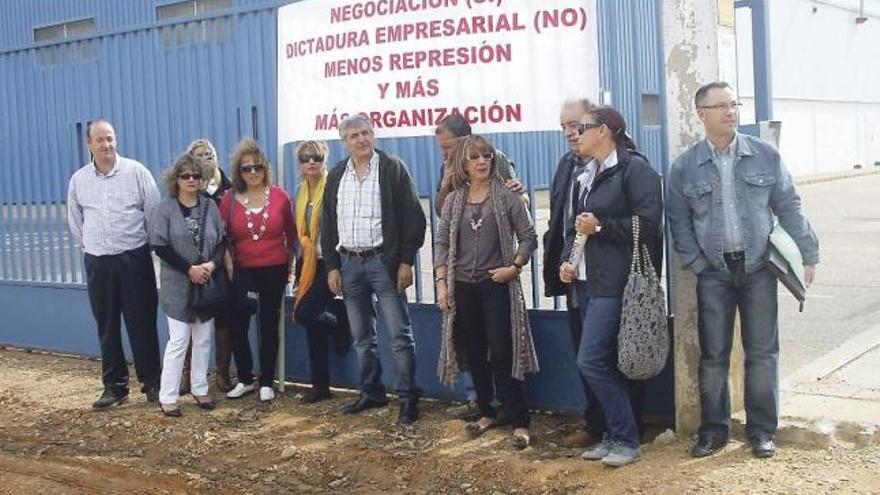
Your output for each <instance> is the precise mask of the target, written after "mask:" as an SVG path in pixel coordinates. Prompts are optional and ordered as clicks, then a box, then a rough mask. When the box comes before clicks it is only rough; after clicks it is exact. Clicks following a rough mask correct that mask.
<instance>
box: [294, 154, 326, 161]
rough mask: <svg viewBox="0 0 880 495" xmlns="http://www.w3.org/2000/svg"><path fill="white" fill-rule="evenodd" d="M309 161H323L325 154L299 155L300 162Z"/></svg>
mask: <svg viewBox="0 0 880 495" xmlns="http://www.w3.org/2000/svg"><path fill="white" fill-rule="evenodd" d="M309 161H313V162H315V163H323V162H324V155H320V154H318V153H312V154H303V155H299V162H300V163H308V162H309Z"/></svg>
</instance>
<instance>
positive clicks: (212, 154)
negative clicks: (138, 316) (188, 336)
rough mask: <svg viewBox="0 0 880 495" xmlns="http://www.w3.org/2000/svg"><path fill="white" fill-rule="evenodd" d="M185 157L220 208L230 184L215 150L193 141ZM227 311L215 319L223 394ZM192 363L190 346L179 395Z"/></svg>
mask: <svg viewBox="0 0 880 495" xmlns="http://www.w3.org/2000/svg"><path fill="white" fill-rule="evenodd" d="M185 154H186V155H189V156H190V157H191V158H192V159H193V160H194V161H195V162H196V165H198V166H199V167H200V168H201V170H202V174H203V176H204V177H203V178H202V195H203V196H206V197H208V198H210V199H212V200H213V201H214V202H215V203H217V204H219V203H220V199H221V198H222V197H223V195H224V194H225V193H226V191H227V190H229V187H230V182H229V179H228V178H227V177H226V174H225V173H223V170H222V169H221V168H220V164H219V163H218V162H217V150H215V149H214V145H213V144H211V141H208V140H207V139H196V140H195V141H193V142H191V143H189V146H187V147H186V152H185ZM229 316H230V312H229V311H222V310H221V311H219V312H218V313H217V314H215V315H214V347H215V349H216V368H215V370H214V379H215V382H216V383H217V389H219V390H220V391H221V392H223V393H224V394H225V393H226V392H229V391H230V390H232V382H231V381H230V380H229V364H230V362H231V361H232V347H231V344H230V341H229ZM191 360H192V344H190V348H189V349H187V351H186V359H185V360H184V362H183V373H182V375H181V378H180V393H181V394H187V393H189V391H190V379H189V374H190V373H189V370H190V363H191Z"/></svg>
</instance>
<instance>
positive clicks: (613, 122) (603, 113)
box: [587, 107, 638, 150]
mask: <svg viewBox="0 0 880 495" xmlns="http://www.w3.org/2000/svg"><path fill="white" fill-rule="evenodd" d="M587 113H588V114H590V115H592V116H593V118H594V119H595V120H596V123H597V124H605V127H607V128H608V129H610V130H611V134H613V135H614V142H615V143H617V146H623V147H624V148H625V149H628V150H637V149H638V148H637V147H636V143H635V141H633V138H632V137H631V136H630V135H629V134H628V133H627V132H626V120H624V119H623V115H620V112H618V111H617V110H615V109H614V108H612V107H599V108H594V109H592V110H590V111H589V112H587Z"/></svg>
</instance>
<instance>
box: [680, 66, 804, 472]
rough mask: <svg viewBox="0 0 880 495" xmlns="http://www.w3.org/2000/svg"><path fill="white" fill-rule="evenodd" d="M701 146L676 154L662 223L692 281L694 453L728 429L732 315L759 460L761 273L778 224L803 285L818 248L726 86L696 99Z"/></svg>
mask: <svg viewBox="0 0 880 495" xmlns="http://www.w3.org/2000/svg"><path fill="white" fill-rule="evenodd" d="M694 103H695V105H696V108H697V114H698V116H699V118H700V120H701V121H702V123H703V126H704V128H705V130H706V139H704V140H701V141H699V142H697V143H696V144H694V145H693V146H691V147H690V148H689V149H688V150H687V151H685V152H684V153H682V154H681V156H679V157H678V159H676V160H675V163H673V164H672V168H671V169H670V171H669V178H668V180H667V200H666V201H667V203H666V205H667V216H668V221H669V226H670V229H671V231H672V236H673V240H674V243H675V250H676V251H677V252H678V254H679V257H680V258H681V262H682V265H683V266H684V268H687V269H689V270H691V271H693V272H694V273H695V274H696V275H697V304H698V308H699V319H698V321H699V333H700V371H699V381H700V403H701V405H702V425H701V426H700V432H699V438H698V440H697V443H696V445H694V447H693V449H692V450H691V455H692V456H693V457H705V456H708V455H711V454H713V453H715V452H717V451H718V450H720V449H721V448H722V447H723V446H724V445H725V444H726V443H727V438H728V432H729V429H730V393H729V391H728V386H727V379H728V372H729V368H730V349H731V344H732V336H733V322H734V316H735V313H736V310H737V309H738V310H739V312H740V321H741V324H742V344H743V349H744V351H745V376H746V382H745V406H746V422H747V425H746V435H747V436H748V439H749V443H750V444H751V446H752V452H753V454H754V455H755V456H756V457H770V456H772V455H773V454H774V453H775V446H774V443H773V437H774V434H775V433H776V427H777V423H778V397H779V382H778V369H777V368H778V361H779V332H778V325H777V300H776V299H777V293H776V290H777V283H776V278H775V277H774V276H773V275H772V274H771V273H770V272H769V271H768V270H767V268H766V263H767V250H768V243H769V236H770V231H771V229H772V228H773V223H774V218H773V217H774V216H775V217H776V218H778V220H779V223H780V224H781V225H782V227H784V228H785V230H786V231H787V232H788V233H789V234H790V235H791V236H792V238H794V240H795V243H796V244H797V246H798V248H799V249H800V251H801V254H802V255H803V259H804V269H805V272H806V282H807V285H809V284H811V283H812V281H813V278H814V276H815V265H816V263H818V262H819V239H818V238H817V237H816V233H815V232H813V229H812V227H811V226H810V223H809V221H807V219H806V218H805V217H804V215H803V212H802V211H801V199H800V196H798V193H797V191H796V190H795V187H794V182H793V181H792V178H791V175H790V174H789V172H788V170H787V169H786V168H785V165H783V163H782V160H781V159H780V157H779V151H778V150H777V149H776V148H775V147H774V146H773V145H771V144H769V143H767V142H765V141H762V140H760V139H758V138H755V137H752V136H746V135H743V134H739V133H737V132H736V126H737V111H738V108H739V103H737V102H736V100H735V96H734V94H733V91H732V89H731V87H730V85H728V84H727V83H724V82H714V83H710V84H707V85H705V86H703V87H701V88H700V89H699V90H698V91H697V93H696V96H695V97H694Z"/></svg>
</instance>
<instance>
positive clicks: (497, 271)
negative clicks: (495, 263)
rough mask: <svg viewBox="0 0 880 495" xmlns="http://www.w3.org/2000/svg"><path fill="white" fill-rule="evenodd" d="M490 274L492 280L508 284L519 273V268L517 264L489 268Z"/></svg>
mask: <svg viewBox="0 0 880 495" xmlns="http://www.w3.org/2000/svg"><path fill="white" fill-rule="evenodd" d="M489 275H491V276H492V281H493V282H495V283H496V284H506V283H507V282H510V281H511V280H513V279H514V278H515V277H516V276H517V275H519V270H517V269H516V267H515V266H512V265H511V266H502V267H500V268H493V269H491V270H489Z"/></svg>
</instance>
